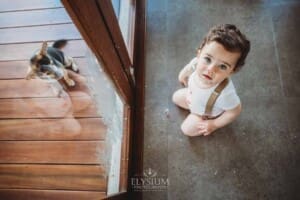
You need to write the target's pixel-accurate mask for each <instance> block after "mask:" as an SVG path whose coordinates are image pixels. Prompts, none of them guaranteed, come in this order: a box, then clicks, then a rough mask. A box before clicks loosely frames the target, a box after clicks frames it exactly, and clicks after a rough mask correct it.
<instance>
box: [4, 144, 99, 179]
mask: <svg viewBox="0 0 300 200" xmlns="http://www.w3.org/2000/svg"><path fill="white" fill-rule="evenodd" d="M103 156H104V143H103V142H102V141H0V163H36V164H38V163H42V164H49V163H50V164H82V163H84V164H101V163H102V162H103V161H102V159H103ZM1 173H2V172H1Z"/></svg>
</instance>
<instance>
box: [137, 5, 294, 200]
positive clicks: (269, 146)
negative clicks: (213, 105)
mask: <svg viewBox="0 0 300 200" xmlns="http://www.w3.org/2000/svg"><path fill="white" fill-rule="evenodd" d="M220 23H231V24H236V25H237V26H238V27H239V28H240V29H241V31H242V32H244V33H245V34H246V35H247V36H248V38H249V39H250V41H251V52H250V54H249V56H248V58H247V61H246V65H245V66H244V68H243V69H242V70H241V71H240V72H239V73H238V74H236V75H234V76H233V82H234V84H235V87H236V89H237V91H238V94H239V96H240V98H241V101H242V105H243V111H242V114H241V115H240V116H239V118H238V119H237V120H236V121H235V122H234V123H232V124H231V125H229V126H227V127H224V128H222V129H220V130H218V131H217V132H215V133H214V134H213V135H211V136H209V137H197V138H189V137H186V136H184V135H183V134H182V133H181V131H180V124H181V122H182V121H183V119H184V118H185V117H186V115H187V112H186V111H183V110H181V109H179V108H178V107H176V106H175V105H174V104H173V103H172V102H171V96H172V93H173V92H174V91H175V90H177V89H178V88H180V87H181V85H180V84H179V83H178V81H177V76H178V73H179V71H180V70H181V68H182V67H183V66H184V65H185V64H186V63H187V62H188V61H189V60H190V59H191V58H193V56H195V49H196V48H197V47H198V45H199V43H200V41H201V39H202V38H203V37H204V34H205V33H206V32H207V31H208V30H209V28H210V27H211V26H213V25H215V24H220ZM299 25H300V1H298V0H257V1H255V0H253V1H243V0H148V3H147V43H146V46H147V55H146V107H145V132H144V134H145V141H144V168H145V169H147V168H151V169H153V170H155V171H156V172H157V176H164V175H165V176H167V177H168V181H169V186H168V189H167V190H162V191H152V192H149V191H145V192H144V193H143V196H144V199H145V200H152V199H155V200H160V199H161V200H165V199H170V200H194V199H195V200H198V199H199V200H215V199H221V200H227V199H229V200H235V199H236V200H240V199H241V200H244V199H249V200H260V199H262V200H265V199H270V200H277V199H278V200H294V199H300V195H299V193H300V191H298V189H300V183H299V180H300V176H299V175H300V173H299V167H300V162H299V151H300V148H299V137H300V133H299V131H300V124H299V119H300V106H299V105H298V103H299V102H300V90H299V81H300V78H299V76H300V75H299V72H300V67H299V65H300V61H299V56H300V39H299V38H298V37H299V32H300V26H299Z"/></svg>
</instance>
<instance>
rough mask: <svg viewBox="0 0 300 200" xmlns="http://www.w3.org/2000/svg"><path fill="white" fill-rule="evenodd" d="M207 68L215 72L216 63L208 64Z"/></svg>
mask: <svg viewBox="0 0 300 200" xmlns="http://www.w3.org/2000/svg"><path fill="white" fill-rule="evenodd" d="M207 69H208V71H209V72H214V71H215V70H216V66H215V65H214V64H211V65H209V66H208V68H207Z"/></svg>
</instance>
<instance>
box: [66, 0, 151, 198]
mask: <svg viewBox="0 0 300 200" xmlns="http://www.w3.org/2000/svg"><path fill="white" fill-rule="evenodd" d="M61 1H62V3H63V5H64V7H65V8H66V10H67V12H68V13H69V15H70V17H71V18H72V20H73V22H74V24H75V25H76V27H77V28H78V30H79V32H80V33H81V35H82V37H83V39H84V40H85V41H86V43H87V45H88V46H89V48H90V49H91V50H92V51H93V53H94V54H95V56H96V57H97V59H98V60H99V61H101V62H103V65H102V67H103V69H104V71H105V72H106V74H107V75H108V76H109V77H110V78H111V80H112V81H113V83H114V85H115V87H116V90H117V92H118V94H119V95H120V96H121V99H122V101H123V103H124V114H125V115H124V130H125V132H124V133H123V140H122V154H121V167H122V169H123V171H122V169H121V173H120V174H124V173H125V174H126V173H127V176H125V180H124V177H123V179H122V178H121V179H120V180H121V182H120V184H121V185H120V190H124V189H125V188H127V191H121V192H120V193H119V194H116V195H113V196H111V197H108V198H107V199H110V200H113V199H139V200H140V199H142V194H141V193H138V192H133V191H132V190H131V189H132V188H131V185H130V179H131V177H133V176H134V175H135V174H141V172H142V169H143V140H144V136H143V134H144V133H143V130H144V96H145V93H144V85H145V31H146V15H145V5H146V0H136V5H135V6H136V8H135V16H136V17H135V33H134V50H133V61H132V63H131V60H130V56H129V54H128V51H127V48H126V45H125V42H124V40H123V37H122V34H121V30H120V27H119V24H118V20H117V18H116V16H115V13H114V10H113V7H112V3H111V1H110V0H88V1H83V0H61ZM130 66H132V67H133V68H134V79H135V81H134V79H133V77H132V75H131V73H130ZM126 119H127V121H126Z"/></svg>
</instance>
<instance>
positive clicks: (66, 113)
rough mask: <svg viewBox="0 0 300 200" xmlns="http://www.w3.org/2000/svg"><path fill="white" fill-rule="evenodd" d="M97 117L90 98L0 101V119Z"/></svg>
mask: <svg viewBox="0 0 300 200" xmlns="http://www.w3.org/2000/svg"><path fill="white" fill-rule="evenodd" d="M70 117H99V115H98V114H97V108H96V106H95V104H94V102H93V101H92V99H91V97H89V96H86V97H74V98H72V97H71V98H70V97H68V96H66V97H61V98H29V99H0V119H6V118H9V119H13V118H17V119H18V118H22V119H24V118H70Z"/></svg>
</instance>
